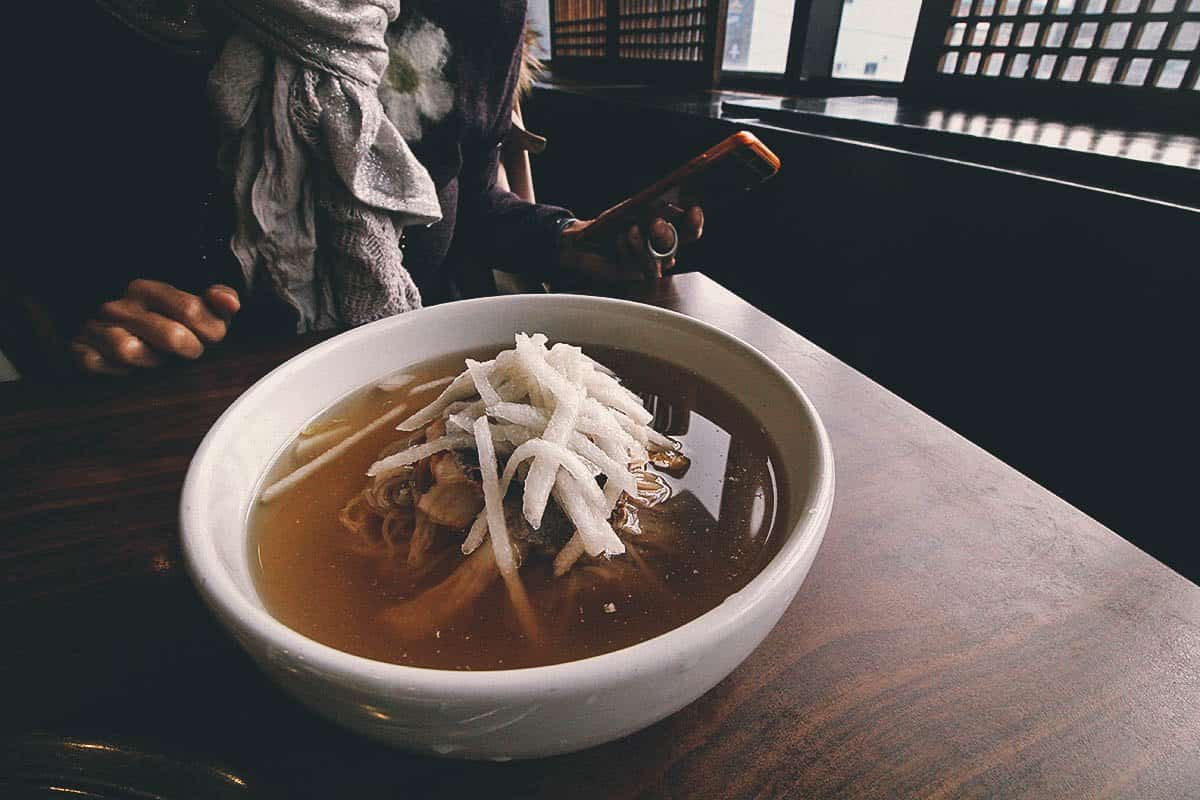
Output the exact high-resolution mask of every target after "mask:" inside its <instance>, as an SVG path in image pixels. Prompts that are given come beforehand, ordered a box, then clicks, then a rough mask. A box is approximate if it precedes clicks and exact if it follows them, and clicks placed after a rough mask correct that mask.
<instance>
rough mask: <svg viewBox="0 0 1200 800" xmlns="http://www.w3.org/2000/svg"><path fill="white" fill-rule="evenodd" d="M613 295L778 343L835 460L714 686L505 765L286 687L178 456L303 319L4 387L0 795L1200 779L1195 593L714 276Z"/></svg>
mask: <svg viewBox="0 0 1200 800" xmlns="http://www.w3.org/2000/svg"><path fill="white" fill-rule="evenodd" d="M630 296H633V297H636V298H637V299H641V300H644V301H645V302H648V303H653V304H655V305H659V306H663V307H666V308H671V309H675V310H678V311H681V312H683V313H685V314H689V315H691V316H694V317H697V318H699V319H702V320H705V321H707V322H710V323H712V324H714V325H717V326H718V327H721V328H723V329H724V330H726V331H729V332H730V333H733V334H736V335H737V336H740V337H742V338H743V339H745V340H746V341H748V342H750V343H751V344H753V345H754V346H756V347H758V348H759V349H760V350H762V351H763V352H764V353H766V354H767V355H768V356H770V357H771V358H772V359H773V360H774V361H775V362H776V363H778V364H779V365H780V366H781V367H782V368H783V369H784V370H786V371H787V372H788V373H790V374H791V375H792V376H793V377H794V378H795V379H796V380H797V382H798V383H799V384H800V385H801V386H802V387H803V388H804V389H805V391H806V392H807V393H808V394H809V396H810V397H811V398H812V400H813V402H814V403H815V404H816V406H817V408H818V410H819V411H820V413H821V416H822V417H823V419H824V420H825V424H826V426H827V427H828V429H829V434H830V437H831V439H832V441H833V447H834V453H835V457H836V460H837V499H836V501H835V504H834V510H833V518H832V520H831V521H830V523H829V529H828V533H827V535H826V537H825V542H824V544H823V545H822V547H821V550H820V552H819V553H818V554H817V558H816V562H815V563H814V565H813V567H812V571H811V572H810V574H809V576H808V579H807V581H806V582H805V584H804V586H803V587H802V588H801V590H800V593H799V595H798V596H797V598H796V601H795V603H794V604H793V605H792V607H791V608H790V609H789V610H788V612H787V613H786V614H785V615H784V617H783V619H782V621H781V622H780V623H779V625H778V627H777V628H776V629H775V630H774V631H773V632H772V633H771V635H770V636H769V637H768V638H767V640H766V641H765V642H764V643H763V645H762V646H761V647H760V648H759V649H758V650H757V651H756V652H755V653H754V654H753V655H752V656H751V657H750V658H749V659H748V660H747V661H746V662H745V663H744V664H743V665H742V666H741V667H739V668H738V669H737V670H735V671H734V672H733V674H732V675H730V676H729V677H728V678H726V679H725V680H724V681H723V682H722V683H720V684H719V685H718V686H717V687H716V688H714V689H713V690H712V691H711V692H709V693H708V694H707V695H705V696H704V697H702V698H701V699H700V700H698V701H697V702H695V703H694V704H692V705H691V706H689V707H688V708H686V709H684V710H683V711H681V712H679V713H678V714H675V715H674V716H672V717H670V718H668V719H666V720H664V721H663V722H660V723H659V724H657V725H655V726H653V727H651V728H649V729H647V730H645V731H642V732H641V733H638V734H635V735H633V736H630V737H628V738H627V739H624V740H622V741H618V742H614V743H612V744H609V745H605V746H602V747H598V748H595V749H593V750H589V751H585V752H582V753H577V754H573V755H567V756H559V757H555V758H550V759H544V760H540V761H529V762H514V763H508V764H493V763H470V762H455V761H442V760H436V759H430V758H425V757H418V756H412V755H408V754H406V753H403V752H399V751H395V750H390V749H388V748H385V747H383V746H380V745H376V744H373V743H371V742H369V741H366V740H364V739H361V738H359V737H357V736H355V735H353V734H350V733H347V732H344V731H342V730H341V729H339V728H337V727H335V726H333V725H332V724H330V723H327V722H325V721H323V720H321V719H318V718H317V717H315V716H313V715H312V714H310V713H309V712H307V711H306V710H304V709H303V708H301V707H299V706H298V705H297V704H295V703H294V702H292V701H290V700H289V699H287V698H286V697H284V696H283V694H282V693H281V692H280V691H279V690H277V689H276V688H275V687H274V686H273V685H272V684H271V683H269V682H268V681H267V680H266V679H265V678H264V677H263V676H262V675H261V674H260V673H259V672H258V671H257V670H256V669H255V667H254V666H253V665H252V664H251V662H250V660H249V658H248V657H247V656H245V655H244V654H243V653H242V652H241V651H240V649H239V648H238V646H237V645H236V644H235V643H234V642H233V640H232V639H231V638H230V637H229V636H227V635H226V634H225V633H224V632H223V631H222V630H221V629H219V628H218V626H217V623H216V622H215V620H214V619H213V618H212V617H211V616H210V614H209V613H208V612H207V610H206V609H205V608H204V607H203V606H202V604H201V602H200V600H199V599H198V597H197V595H196V593H195V592H194V591H193V589H192V587H191V584H190V583H189V580H188V578H187V576H186V574H185V573H184V571H183V569H182V565H181V563H180V551H179V541H178V532H177V527H176V510H177V503H178V500H179V493H180V488H181V485H182V482H183V476H184V471H185V469H186V467H187V464H188V460H189V459H190V457H191V455H192V452H193V450H194V449H195V447H196V446H197V444H198V443H199V442H200V439H201V438H202V437H203V435H204V433H205V431H206V430H207V429H208V427H209V426H210V425H211V424H212V422H213V421H214V420H215V419H216V418H217V416H218V415H219V414H220V413H221V412H222V411H223V410H224V409H225V408H226V406H228V405H229V403H230V402H231V401H232V400H233V399H234V398H235V397H237V396H238V394H239V393H241V392H242V391H243V390H245V389H246V388H247V387H248V386H249V385H250V384H251V383H252V382H253V381H254V380H255V379H257V378H258V377H260V376H262V375H263V374H265V373H266V372H267V371H268V370H270V369H271V368H272V367H274V366H275V365H277V364H279V363H281V362H282V361H283V360H285V359H286V358H288V357H290V356H291V355H293V354H295V353H297V352H299V351H300V350H302V349H303V348H304V347H306V346H308V345H310V344H312V342H313V341H314V339H312V338H309V339H287V340H277V341H273V342H254V343H249V342H234V343H228V344H226V345H224V346H221V347H218V348H215V349H214V350H213V352H210V353H209V354H207V355H206V356H205V357H204V358H203V359H201V360H199V361H197V362H195V363H191V364H186V365H178V366H175V367H170V368H166V369H162V370H159V371H155V372H148V373H145V374H142V375H137V376H134V377H132V378H128V379H123V380H104V381H99V380H97V381H90V382H80V383H77V384H70V385H67V384H56V385H49V384H38V383H35V382H33V381H20V382H17V383H13V384H8V385H3V386H0V622H2V624H3V639H2V640H0V641H3V645H0V669H2V670H3V673H2V674H0V687H2V688H0V692H2V693H3V694H2V695H0V697H2V698H3V702H2V704H0V719H2V723H0V724H2V725H3V728H4V732H5V733H6V734H8V735H11V736H12V737H13V742H14V744H10V745H9V746H8V747H6V748H5V753H6V755H5V756H3V758H5V761H0V788H2V787H3V785H4V783H3V782H4V781H5V780H6V779H7V780H9V781H14V780H18V778H15V777H14V776H19V780H28V779H30V775H31V774H32V772H34V771H36V768H35V767H34V766H31V763H30V762H28V761H23V760H22V759H23V755H22V754H29V753H32V752H40V751H38V749H37V747H36V746H35V745H36V743H37V742H45V741H57V739H54V738H53V737H65V738H66V739H69V740H70V741H72V742H75V743H76V744H77V745H80V746H87V745H96V747H92V748H91V749H92V750H98V751H99V750H102V749H103V748H105V747H112V748H120V747H124V748H129V749H132V750H136V751H137V752H142V753H154V754H162V755H163V756H164V757H167V758H171V759H175V760H178V761H181V762H187V763H191V764H203V765H214V766H215V767H217V768H219V769H220V770H223V772H221V773H220V774H222V775H226V776H233V777H235V778H236V780H234V781H231V785H233V786H236V787H237V788H238V789H239V790H240V791H241V793H242V794H244V795H245V796H250V797H258V796H265V797H356V798H366V797H371V798H376V797H397V798H421V797H439V798H447V797H459V796H476V797H489V798H502V797H554V798H561V797H605V798H609V797H611V798H629V797H647V798H649V797H704V798H743V797H853V798H866V797H878V798H899V797H923V798H960V797H1030V798H1046V797H1129V798H1135V797H1136V798H1153V797H1187V796H1191V797H1195V796H1197V791H1198V790H1197V787H1200V588H1198V587H1197V586H1195V585H1193V584H1192V583H1190V582H1188V581H1187V580H1185V579H1184V578H1182V577H1180V576H1179V575H1177V574H1176V573H1174V572H1172V571H1171V570H1170V569H1168V568H1166V567H1164V566H1163V565H1162V564H1160V563H1158V562H1157V561H1155V560H1154V559H1152V558H1150V557H1149V556H1147V555H1146V554H1144V553H1143V552H1141V551H1140V550H1138V549H1137V548H1135V547H1133V546H1132V545H1130V544H1129V543H1127V542H1126V541H1124V540H1123V539H1121V538H1120V537H1119V536H1117V535H1116V534H1115V533H1113V532H1112V531H1110V530H1108V529H1106V528H1104V527H1103V526H1101V525H1099V524H1098V523H1096V522H1095V521H1093V520H1091V519H1089V518H1088V517H1087V516H1086V515H1085V514H1083V513H1081V512H1080V511H1078V510H1076V509H1074V508H1072V507H1071V506H1069V505H1068V504H1066V503H1065V502H1063V501H1062V500H1059V499H1058V498H1056V497H1055V496H1053V495H1052V494H1050V493H1049V492H1047V491H1046V490H1044V489H1042V488H1041V487H1039V486H1038V485H1036V484H1035V483H1033V482H1032V481H1031V480H1029V479H1028V478H1026V477H1024V476H1022V475H1020V474H1019V473H1017V472H1016V471H1014V470H1013V469H1011V468H1009V467H1007V466H1005V465H1004V464H1003V463H1001V462H1000V461H998V460H996V459H995V458H993V457H992V456H990V455H988V454H987V453H986V452H984V451H982V450H980V449H979V448H977V447H976V446H974V445H973V444H971V443H970V442H968V441H966V440H965V439H963V438H961V437H960V436H958V435H957V434H955V433H954V432H953V431H951V430H949V429H947V428H946V427H944V426H942V425H941V424H939V423H938V422H936V421H935V420H933V419H931V418H929V417H928V416H926V415H925V414H923V413H922V412H921V411H919V410H918V409H916V408H914V407H912V406H910V405H909V404H907V403H905V402H904V401H903V400H902V399H900V398H898V397H896V396H895V395H893V394H891V393H889V392H888V391H886V390H885V389H883V388H881V387H880V386H878V385H876V384H874V383H873V382H872V381H871V380H869V379H868V378H866V377H864V376H863V375H861V374H859V373H857V372H855V371H854V370H853V369H851V368H849V367H848V366H846V365H845V364H843V363H841V362H839V361H838V360H837V359H835V358H833V357H832V356H830V355H829V354H828V353H825V352H824V351H822V350H820V349H819V348H817V347H816V346H814V345H813V344H811V343H809V342H808V341H806V340H805V339H804V338H802V337H801V336H800V335H798V334H797V333H795V332H794V331H792V330H790V329H788V328H786V327H784V326H783V325H781V324H779V323H778V322H776V321H774V320H772V319H771V318H769V317H767V316H766V315H764V314H762V313H761V312H759V311H758V310H756V309H755V308H754V307H752V306H750V305H749V304H747V303H746V302H744V301H742V300H740V299H739V298H737V297H736V296H734V295H732V294H731V293H729V292H728V291H726V290H725V289H723V288H721V287H720V286H718V285H717V284H715V283H714V282H712V281H711V280H709V279H707V278H704V277H702V276H700V275H696V274H691V275H681V276H677V277H674V278H669V279H666V280H663V281H662V282H660V283H658V284H657V285H654V286H646V287H640V288H637V289H634V290H633V291H632V292H631V295H630ZM1189 526H1190V531H1184V530H1183V529H1181V532H1180V533H1181V535H1185V533H1186V534H1188V535H1194V533H1195V525H1194V523H1189ZM1189 526H1185V527H1189ZM33 734H39V735H38V736H34V735H33ZM31 742H33V743H34V744H33V745H31V744H30V743H31ZM64 763H65V762H64ZM37 768H41V767H37ZM63 769H64V770H65V769H67V767H65V766H64V767H63ZM239 781H240V783H239ZM197 785H199V784H193V785H192V796H203V795H204V792H197V790H196V788H195V787H196V786H197ZM2 793H3V792H0V794H2ZM55 796H57V795H55ZM172 796H174V795H172ZM180 796H184V795H180ZM239 796H240V795H239Z"/></svg>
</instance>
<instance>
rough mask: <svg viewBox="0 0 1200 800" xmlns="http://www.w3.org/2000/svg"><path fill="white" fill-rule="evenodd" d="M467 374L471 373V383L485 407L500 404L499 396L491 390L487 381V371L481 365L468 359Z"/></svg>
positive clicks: (489, 382)
mask: <svg viewBox="0 0 1200 800" xmlns="http://www.w3.org/2000/svg"><path fill="white" fill-rule="evenodd" d="M467 372H469V373H471V381H472V382H473V383H474V384H475V391H476V392H478V393H479V399H480V400H482V401H483V404H484V406H485V407H486V406H494V405H496V404H497V403H499V402H500V395H499V394H497V393H496V390H495V389H493V388H492V383H491V381H489V380H488V371H487V370H486V369H485V368H484V366H483V365H482V364H480V363H479V362H478V361H475V360H474V359H470V358H468V359H467Z"/></svg>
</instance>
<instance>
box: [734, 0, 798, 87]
mask: <svg viewBox="0 0 1200 800" xmlns="http://www.w3.org/2000/svg"><path fill="white" fill-rule="evenodd" d="M795 8H796V7H795V2H794V0H729V11H728V13H727V15H726V17H725V55H724V57H723V59H722V67H723V68H724V69H725V70H727V71H730V72H768V73H777V74H780V75H782V74H783V71H784V69H785V68H786V67H787V58H788V44H789V38H790V35H791V31H792V15H793V12H794V11H795Z"/></svg>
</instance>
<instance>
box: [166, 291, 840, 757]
mask: <svg viewBox="0 0 1200 800" xmlns="http://www.w3.org/2000/svg"><path fill="white" fill-rule="evenodd" d="M833 482H834V477H833V457H832V454H831V452H830V447H829V441H828V437H827V436H826V433H825V430H824V428H823V427H822V424H821V421H820V418H819V417H818V415H817V413H816V411H815V409H814V408H813V406H812V404H811V403H810V402H809V400H808V398H807V397H806V396H805V395H804V393H803V391H801V389H800V388H799V387H798V386H797V385H796V384H795V382H794V381H793V380H792V379H791V378H789V377H788V376H787V375H786V374H785V373H784V372H783V371H782V370H780V369H779V368H778V367H777V366H776V365H775V364H773V363H772V362H771V361H770V360H769V359H767V358H766V357H765V356H764V355H762V354H761V353H759V352H758V351H757V350H755V349H754V348H752V347H750V346H749V345H747V344H746V343H744V342H742V341H741V340H739V339H737V338H736V337H734V336H731V335H729V334H726V333H724V332H722V331H721V330H719V329H717V328H715V327H713V326H711V325H708V324H705V323H703V322H699V321H697V320H694V319H692V318H689V317H687V316H684V315H682V314H677V313H674V312H670V311H665V310H662V309H657V308H653V307H651V306H646V305H642V304H639V303H632V302H627V301H622V300H613V299H607V298H596V297H581V296H570V295H523V296H507V297H494V298H486V299H480V300H470V301H463V302H457V303H450V304H446V305H442V306H436V307H432V308H427V309H423V310H420V311H416V312H413V313H409V314H404V315H401V316H397V317H393V318H390V319H386V320H382V321H379V322H375V323H373V324H370V325H366V326H363V327H361V328H358V329H355V330H352V331H349V332H347V333H343V334H341V335H339V336H336V337H334V338H332V339H329V340H328V341H325V342H323V343H321V344H319V345H317V346H315V347H313V348H311V349H309V350H307V351H305V352H303V353H301V354H300V355H298V356H296V357H295V358H293V359H291V360H290V361H288V362H286V363H285V364H283V365H282V366H280V367H279V368H277V369H276V370H274V371H273V372H271V373H270V374H269V375H267V376H266V377H264V378H263V379H262V380H260V381H258V382H257V383H256V384H254V386H252V387H251V388H250V389H249V390H247V391H246V392H245V393H244V394H243V395H242V396H241V397H240V398H239V399H238V400H237V401H236V402H235V403H234V404H233V405H232V406H230V408H229V409H228V410H227V411H226V412H225V413H224V414H223V415H222V416H221V418H220V419H219V420H217V422H216V423H215V424H214V425H213V427H212V429H211V430H210V431H209V433H208V435H207V436H206V437H205V438H204V441H203V442H202V443H201V445H200V447H199V449H198V450H197V452H196V455H195V457H194V458H193V460H192V463H191V466H190V468H189V470H188V474H187V479H186V481H185V484H184V489H183V498H182V502H181V509H180V517H181V529H182V537H183V550H184V554H185V558H186V563H187V566H188V569H189V572H190V574H191V576H192V578H193V580H194V581H195V583H196V585H197V587H198V589H199V591H200V594H201V596H202V597H203V598H204V600H205V602H206V603H207V604H208V605H209V606H210V607H211V608H212V610H213V611H214V613H215V614H216V615H217V617H218V618H219V619H220V620H221V622H222V623H223V624H224V625H225V626H226V627H227V628H228V629H229V630H230V631H231V633H232V634H233V635H234V636H235V637H236V638H237V640H238V641H239V642H240V643H241V644H242V646H243V647H244V648H245V649H246V651H247V652H248V653H249V654H250V655H251V656H252V657H253V658H254V660H255V661H256V662H257V663H258V665H259V666H260V667H261V668H262V669H263V670H264V671H265V672H266V673H267V674H268V675H269V676H270V677H271V678H272V679H273V680H274V681H275V682H276V683H278V684H279V686H281V687H282V688H283V689H284V690H285V691H287V692H288V693H289V694H291V695H292V696H294V697H295V698H296V699H297V700H299V701H300V702H302V703H303V704H305V705H307V706H309V707H310V708H312V709H313V710H315V711H316V712H318V713H319V714H322V715H324V716H325V717H327V718H329V719H331V720H334V721H335V722H337V723H340V724H342V725H344V726H346V727H349V728H351V729H353V730H356V731H358V732H360V733H362V734H364V735H366V736H369V737H372V738H375V739H378V740H382V741H384V742H388V743H391V744H393V745H396V746H399V747H403V748H405V749H408V750H413V751H418V752H425V753H430V754H436V755H440V756H448V757H456V758H475V759H500V760H504V759H510V758H533V757H539V756H546V755H552V754H555V753H564V752H570V751H574V750H579V749H582V748H586V747H590V746H593V745H598V744H601V743H603V742H606V741H610V740H612V739H616V738H619V737H622V736H625V735H628V734H630V733H633V732H634V731H637V730H639V729H641V728H644V727H646V726H648V725H650V724H652V723H654V722H656V721H658V720H660V719H662V718H664V717H666V716H668V715H670V714H672V713H674V712H675V711H677V710H679V709H681V708H683V707H684V706H685V705H687V704H688V703H691V702H692V701H693V700H695V699H696V698H698V697H700V696H701V695H702V694H704V693H705V692H706V691H708V690H709V689H710V688H712V687H713V686H714V685H715V684H716V683H717V682H719V681H720V680H721V679H722V678H724V677H725V676H726V675H728V674H729V673H730V672H731V671H732V670H733V669H735V668H736V667H737V666H738V664H740V663H741V662H742V661H743V660H744V659H745V658H746V657H747V656H748V655H749V654H750V653H751V651H753V650H754V648H755V647H757V646H758V644H759V643H760V642H761V641H762V640H763V639H764V638H765V637H766V635H767V634H768V632H769V631H770V630H771V628H772V627H773V626H774V625H775V623H776V622H777V621H778V620H779V617H780V616H781V615H782V614H783V612H784V610H785V609H786V608H787V607H788V605H789V604H790V603H791V601H792V599H793V597H794V596H795V594H796V592H797V591H798V589H799V588H800V585H801V583H802V582H803V580H804V577H805V575H806V574H807V572H808V569H809V566H810V565H811V563H812V561H813V558H814V556H815V555H816V552H817V549H818V547H819V546H820V543H821V539H822V536H823V535H824V531H825V526H826V524H827V522H828V519H829V513H830V507H831V505H832V501H833Z"/></svg>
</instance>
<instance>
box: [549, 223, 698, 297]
mask: <svg viewBox="0 0 1200 800" xmlns="http://www.w3.org/2000/svg"><path fill="white" fill-rule="evenodd" d="M678 211H679V212H680V213H678V214H676V215H674V216H673V217H672V218H671V219H670V220H667V219H664V218H663V217H658V218H657V219H655V220H654V221H653V222H651V223H650V224H648V225H634V226H633V227H631V228H630V229H629V230H628V231H625V232H624V233H623V234H622V235H620V236H617V237H616V240H615V241H614V242H613V243H612V244H611V246H610V247H609V248H608V250H607V252H605V251H594V250H590V249H587V248H585V247H583V245H582V243H581V242H580V241H579V235H580V233H581V232H582V229H583V227H584V225H586V224H587V223H586V221H577V222H572V223H571V224H570V225H568V226H567V227H566V228H564V229H563V232H562V241H561V245H560V248H559V266H560V267H562V269H563V270H564V271H566V272H567V273H568V274H570V275H574V276H580V277H584V278H590V279H593V280H601V281H621V280H644V279H646V278H655V277H662V274H663V273H664V272H667V271H668V270H671V269H673V268H674V266H675V251H676V250H678V249H679V248H680V247H682V246H683V245H685V244H690V243H692V242H694V241H696V240H697V239H699V238H700V237H701V235H703V233H704V211H703V209H701V208H700V206H692V207H691V208H689V209H688V210H687V211H686V212H685V211H683V210H682V209H679V210H678Z"/></svg>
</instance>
